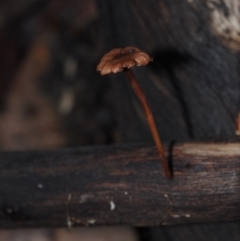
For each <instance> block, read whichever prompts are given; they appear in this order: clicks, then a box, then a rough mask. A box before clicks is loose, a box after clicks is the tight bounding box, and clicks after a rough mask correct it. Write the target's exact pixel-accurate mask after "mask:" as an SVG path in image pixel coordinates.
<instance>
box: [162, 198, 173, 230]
mask: <svg viewBox="0 0 240 241" xmlns="http://www.w3.org/2000/svg"><path fill="white" fill-rule="evenodd" d="M163 196H164V197H165V198H167V199H168V201H169V204H170V207H169V209H168V211H167V213H166V214H165V215H164V216H163V218H162V220H161V221H160V223H159V225H163V222H164V221H165V220H166V219H167V218H168V217H169V215H170V214H171V212H172V210H173V202H172V200H171V198H170V197H169V195H168V194H164V195H163Z"/></svg>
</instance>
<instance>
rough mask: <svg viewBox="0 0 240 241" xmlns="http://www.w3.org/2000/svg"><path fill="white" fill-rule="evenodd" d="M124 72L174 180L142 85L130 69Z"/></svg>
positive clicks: (164, 165)
mask: <svg viewBox="0 0 240 241" xmlns="http://www.w3.org/2000/svg"><path fill="white" fill-rule="evenodd" d="M124 72H125V74H126V76H127V78H128V80H129V82H130V84H131V86H132V88H133V90H134V92H135V94H136V95H137V97H138V99H139V101H140V103H141V105H142V107H143V110H144V113H145V116H146V118H147V121H148V124H149V127H150V130H151V132H152V136H153V139H154V142H155V144H156V146H157V149H158V152H159V154H160V157H161V161H162V165H163V168H164V171H165V174H166V176H167V177H168V178H169V179H172V172H171V171H170V168H169V165H168V162H167V159H166V157H165V153H164V150H163V146H162V142H161V139H160V136H159V134H158V131H157V127H156V123H155V121H154V118H153V114H152V111H151V109H150V106H149V104H148V102H147V99H146V97H145V94H144V93H143V91H142V89H141V87H140V85H139V84H138V82H137V80H136V78H135V76H134V74H133V72H132V71H131V70H130V69H126V70H125V71H124Z"/></svg>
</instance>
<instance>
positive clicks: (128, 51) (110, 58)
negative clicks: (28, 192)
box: [97, 47, 172, 179]
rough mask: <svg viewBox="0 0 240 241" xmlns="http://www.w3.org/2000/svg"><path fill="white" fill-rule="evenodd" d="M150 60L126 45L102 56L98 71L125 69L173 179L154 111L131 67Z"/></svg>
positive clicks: (144, 63) (164, 164)
mask: <svg viewBox="0 0 240 241" xmlns="http://www.w3.org/2000/svg"><path fill="white" fill-rule="evenodd" d="M150 61H152V58H151V57H150V56H149V55H148V54H146V53H145V52H143V51H141V50H140V49H138V48H136V47H126V48H123V49H122V48H117V49H113V50H111V51H110V52H108V53H107V54H105V55H104V56H103V57H102V59H101V60H100V63H99V64H98V66H97V71H98V72H100V74H101V75H105V74H110V73H118V72H120V71H124V73H125V74H126V76H127V78H128V80H129V82H130V84H131V86H132V88H133V90H134V92H135V94H136V95H137V97H138V99H139V101H140V103H141V105H142V107H143V110H144V113H145V115H146V118H147V121H148V124H149V127H150V130H151V132H152V136H153V139H154V141H155V144H156V146H157V149H158V152H159V154H160V157H161V160H162V165H163V168H164V171H165V174H166V176H167V177H168V178H169V179H171V178H172V173H171V171H170V168H169V165H168V162H167V159H166V157H165V154H164V150H163V147H162V143H161V139H160V137H159V134H158V131H157V127H156V123H155V121H154V118H153V114H152V111H151V109H150V107H149V104H148V102H147V99H146V97H145V95H144V93H143V91H142V89H141V87H140V85H139V84H138V82H137V80H136V78H135V76H134V74H133V72H132V71H131V70H130V68H131V67H133V66H141V65H147V64H148V63H149V62H150Z"/></svg>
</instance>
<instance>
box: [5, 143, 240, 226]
mask: <svg viewBox="0 0 240 241" xmlns="http://www.w3.org/2000/svg"><path fill="white" fill-rule="evenodd" d="M165 153H166V155H167V156H168V159H169V161H170V163H171V165H172V169H173V173H174V179H173V180H168V179H167V178H166V177H165V176H164V172H163V169H162V166H161V163H160V160H159V156H158V153H157V150H156V148H155V147H153V146H147V145H116V146H102V147H84V148H83V147H82V148H77V149H75V148H74V149H66V150H57V151H30V152H29V151H27V152H2V153H0V227H1V228H19V227H27V228H30V227H69V228H70V227H75V226H81V225H85V226H95V225H115V224H124V225H132V226H156V225H175V224H184V223H198V222H215V221H233V220H240V143H170V144H168V145H165Z"/></svg>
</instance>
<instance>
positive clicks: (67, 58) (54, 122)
mask: <svg viewBox="0 0 240 241" xmlns="http://www.w3.org/2000/svg"><path fill="white" fill-rule="evenodd" d="M149 2H150V3H151V4H148V2H147V1H143V2H142V4H139V2H138V1H134V0H132V1H125V0H124V1H119V2H115V1H110V0H109V1H105V0H104V1H102V0H99V1H97V0H68V1H67V0H21V1H18V0H8V1H6V0H5V1H1V2H0V150H1V151H6V150H30V149H32V150H33V149H34V150H35V149H59V148H65V147H74V146H83V145H106V144H113V143H116V142H120V141H124V142H136V141H144V142H145V141H152V138H151V135H150V133H149V129H148V127H147V125H146V122H145V119H144V117H143V115H142V111H141V109H140V108H139V103H138V102H137V101H136V98H135V96H134V94H133V92H132V91H131V90H130V88H129V85H128V83H127V82H126V81H125V80H124V81H123V82H121V83H120V82H117V81H116V82H114V81H115V80H117V79H118V78H122V76H121V75H120V76H119V77H115V76H114V77H111V78H112V81H111V82H110V81H109V78H108V77H101V76H100V75H99V74H98V73H97V72H96V65H97V64H98V61H99V59H100V58H101V56H102V55H103V54H104V53H105V52H106V51H107V50H109V49H110V48H112V47H118V46H126V45H137V46H138V47H140V48H143V49H144V50H146V51H147V52H148V53H150V54H151V55H152V56H153V57H154V63H153V64H152V66H151V67H147V68H145V69H144V70H140V71H139V72H138V73H137V77H139V79H140V82H141V85H142V86H143V87H144V89H145V90H146V94H147V97H150V101H149V102H150V105H151V106H152V107H153V112H154V114H155V115H156V120H157V125H158V128H159V129H160V133H161V135H162V137H163V140H168V141H169V140H171V141H172V140H192V139H201V138H212V139H213V138H215V137H216V138H217V139H220V140H222V139H223V138H226V139H229V138H233V137H235V118H236V116H237V114H238V112H239V104H240V102H239V90H240V84H239V83H240V82H239V79H240V78H239V75H240V73H239V68H238V66H239V54H238V53H236V51H239V49H240V44H239V39H238V38H237V39H236V41H235V40H234V39H233V38H232V36H230V37H231V39H230V37H229V36H228V35H229V33H227V31H223V32H224V33H222V32H220V34H219V32H217V31H219V29H221V28H220V27H219V26H221V24H219V23H218V22H217V23H216V26H217V28H216V29H215V30H213V29H211V27H210V26H211V23H210V20H211V19H210V17H209V16H210V15H208V13H209V12H211V13H212V14H214V13H215V12H214V11H217V10H216V9H218V8H219V12H223V13H224V14H225V12H224V11H223V10H222V9H227V8H229V12H228V14H229V13H230V14H231V11H230V10H231V9H234V6H232V5H230V6H229V5H228V6H224V1H220V2H221V4H218V5H217V4H215V5H214V4H212V6H214V7H212V6H211V8H210V7H209V6H208V5H207V4H206V2H208V3H209V2H214V1H190V0H188V1H187V0H186V1H175V0H173V1H167V0H162V1H149ZM216 2H218V1H216ZM221 8H222V9H221ZM228 14H225V15H226V19H227V16H231V15H228ZM159 16H161V17H159ZM220 20H221V21H222V20H223V21H225V19H224V18H222V19H220ZM224 24H225V23H224ZM229 26H230V27H229V28H230V29H231V25H229ZM234 26H235V25H234ZM218 27H219V29H218ZM232 30H234V28H233V29H232ZM216 32H217V34H219V35H220V37H219V36H218V35H217V34H216ZM221 34H222V35H223V36H222V35H221ZM233 36H237V35H236V34H235V35H233ZM223 37H224V40H223V41H222V38H223ZM238 37H239V36H238ZM225 38H226V39H227V40H226V39H225ZM234 41H235V42H234ZM223 42H224V43H223ZM233 44H234V45H233ZM232 49H234V51H232ZM146 77H148V78H146ZM123 94H124V97H123ZM125 96H126V98H125ZM116 100H117V101H116ZM219 230H221V232H220V231H219ZM239 230H240V229H239V223H232V224H228V225H225V224H219V225H217V224H211V225H208V224H205V225H200V226H198V225H196V226H184V227H175V228H172V229H170V228H155V229H144V228H143V229H138V230H137V231H138V233H139V234H140V237H141V239H142V240H159V237H162V238H163V239H162V240H198V239H196V237H198V238H199V240H207V239H210V240H238V238H239V235H240V233H239V232H240V231H239ZM101 232H102V231H101ZM91 233H93V229H91ZM217 233H218V234H217ZM124 234H125V235H126V236H124ZM216 234H217V235H216ZM84 235H85V236H84ZM94 235H95V236H94V237H93V236H91V234H90V233H89V231H87V230H86V229H84V230H83V229H81V230H80V229H78V230H74V231H73V232H72V234H70V233H68V231H67V230H50V231H49V230H37V231H33V230H31V231H30V230H28V231H26V230H20V231H19V230H15V231H13V232H8V231H2V232H0V240H1V241H2V240H3V241H5V240H7V241H15V240H23V241H27V240H31V241H37V240H41V241H52V240H56V241H58V240H61V241H63V240H93V241H95V240H102V241H106V240H117V241H118V240H119V241H121V240H127V241H131V240H133V241H134V240H137V239H138V237H137V235H136V232H135V230H133V229H131V228H126V229H114V230H111V229H103V233H102V234H100V233H99V229H98V230H97V231H96V233H95V234H94ZM114 235H118V236H117V237H116V236H114ZM83 237H84V238H85V239H84V238H83ZM229 237H230V239H229ZM95 238H96V239H95ZM221 238H222V239H221ZM226 238H227V239H226Z"/></svg>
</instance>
